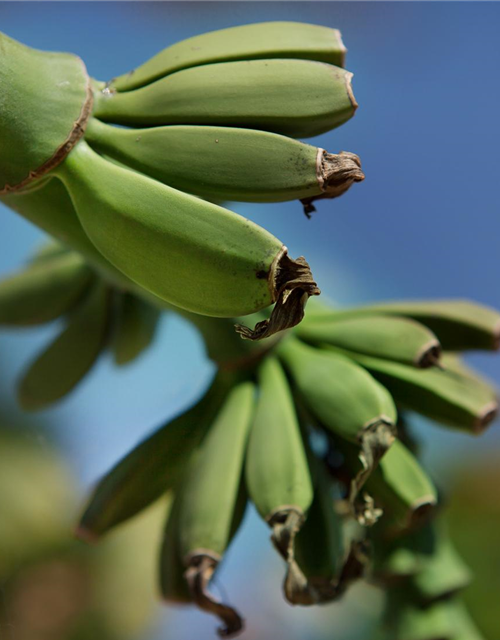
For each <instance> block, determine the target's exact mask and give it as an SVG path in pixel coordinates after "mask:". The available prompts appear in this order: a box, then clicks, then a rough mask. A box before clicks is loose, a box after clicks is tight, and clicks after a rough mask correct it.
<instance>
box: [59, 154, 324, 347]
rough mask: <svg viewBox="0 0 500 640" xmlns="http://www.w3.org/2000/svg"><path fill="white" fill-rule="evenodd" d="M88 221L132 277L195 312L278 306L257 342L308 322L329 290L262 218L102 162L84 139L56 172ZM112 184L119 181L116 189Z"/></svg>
mask: <svg viewBox="0 0 500 640" xmlns="http://www.w3.org/2000/svg"><path fill="white" fill-rule="evenodd" d="M56 172H57V174H58V175H60V177H61V179H62V180H63V182H64V183H65V184H66V186H67V188H68V190H69V192H70V194H71V197H72V199H73V201H74V204H75V207H76V210H77V213H78V216H79V219H80V221H81V223H82V226H83V228H84V230H85V232H86V233H87V235H88V236H89V238H90V239H91V241H92V242H93V243H94V245H95V246H96V247H97V249H99V251H101V253H102V254H103V255H104V256H105V257H106V258H107V259H108V260H109V261H110V262H111V263H113V264H114V265H115V266H116V267H117V268H118V269H120V270H121V271H122V272H123V273H124V274H125V275H127V276H128V277H129V278H130V279H132V280H133V281H135V282H137V283H138V284H139V285H141V286H142V287H144V288H145V289H147V290H149V291H151V292H152V293H154V294H155V295H157V296H159V297H160V298H162V299H164V300H166V301H168V302H170V303H172V304H174V305H176V306H178V307H181V308H183V309H187V310H189V311H193V312H194V313H201V314H204V315H212V316H218V317H231V316H238V315H247V314H249V313H252V312H254V311H257V310H259V309H262V308H264V307H267V306H268V305H270V304H272V303H273V302H275V301H276V302H277V304H276V305H275V308H274V309H273V313H272V314H271V317H270V319H269V320H268V321H264V322H263V323H260V324H259V325H258V326H257V327H256V329H255V331H250V330H246V331H245V330H244V329H243V330H242V335H244V337H247V338H249V339H260V338H263V337H267V336H268V335H271V334H272V333H275V332H276V331H279V330H281V329H284V328H286V327H289V326H294V324H297V323H298V322H300V320H301V319H302V316H303V308H304V304H305V302H306V300H307V298H308V296H309V295H315V294H318V293H319V289H318V288H317V286H316V283H315V282H313V280H312V277H311V273H310V270H309V266H308V265H307V263H306V262H305V260H304V259H303V258H299V259H298V260H297V261H292V260H291V259H290V258H288V255H287V251H286V247H284V246H283V245H282V243H281V242H280V241H279V240H278V239H277V238H275V237H274V236H272V235H271V234H270V233H268V232H267V231H265V230H264V229H262V228H261V227H259V226H257V225H256V224H254V223H253V222H250V221H249V220H246V219H245V218H242V217H241V216H239V215H237V214H234V213H232V212H231V211H228V210H226V209H223V208H222V207H218V206H217V205H214V204H211V203H208V202H205V201H203V200H201V199H199V198H196V197H194V196H190V195H187V194H185V193H182V192H180V191H176V190H175V189H171V188H170V187H167V186H165V185H162V184H160V183H158V182H156V181H155V180H152V179H151V178H147V177H146V176H143V175H140V174H138V173H135V172H133V171H130V170H127V169H123V168H122V167H119V166H116V165H115V164H113V163H111V162H108V161H106V160H104V159H102V158H101V157H100V156H99V155H98V154H96V153H95V152H94V151H92V150H91V149H90V147H89V146H88V145H87V144H86V143H85V142H80V143H79V144H78V145H77V146H76V147H75V149H73V151H72V152H71V154H70V155H69V156H68V157H67V158H66V160H65V162H64V163H63V164H62V165H61V166H60V167H58V168H57V169H56ZM110 184H111V185H113V186H112V188H110Z"/></svg>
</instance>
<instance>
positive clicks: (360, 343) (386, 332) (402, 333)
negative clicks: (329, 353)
mask: <svg viewBox="0 0 500 640" xmlns="http://www.w3.org/2000/svg"><path fill="white" fill-rule="evenodd" d="M296 334H297V335H298V336H299V337H300V338H301V339H302V340H305V341H306V342H311V343H314V344H318V343H326V344H331V345H333V346H335V347H341V348H342V349H344V350H345V351H349V352H351V351H353V352H356V353H362V354H366V355H368V356H375V357H378V358H384V359H387V360H394V361H395V362H401V363H403V364H408V365H411V366H416V367H421V368H424V367H429V366H431V365H434V364H436V363H437V362H438V361H439V356H440V352H441V347H440V344H439V342H438V339H437V338H436V336H435V335H434V334H433V333H432V332H431V331H430V330H429V329H427V328H426V327H425V326H423V325H421V324H420V323H418V322H415V321H414V320H408V319H406V318H397V317H384V316H377V315H366V316H361V317H352V318H347V319H342V317H341V318H340V319H338V320H336V319H335V318H334V317H333V318H332V317H327V318H326V319H325V320H321V319H315V320H314V321H312V322H307V321H305V322H304V323H302V325H301V326H299V327H298V328H297V331H296Z"/></svg>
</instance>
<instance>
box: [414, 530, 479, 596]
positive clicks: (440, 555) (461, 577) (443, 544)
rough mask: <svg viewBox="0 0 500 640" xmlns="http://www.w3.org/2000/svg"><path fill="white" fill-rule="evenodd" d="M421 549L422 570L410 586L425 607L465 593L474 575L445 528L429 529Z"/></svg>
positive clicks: (425, 532) (425, 533)
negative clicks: (463, 590) (456, 594)
mask: <svg viewBox="0 0 500 640" xmlns="http://www.w3.org/2000/svg"><path fill="white" fill-rule="evenodd" d="M426 529H427V531H424V532H423V535H424V536H426V539H424V541H423V543H421V546H420V547H419V551H420V555H421V560H422V562H421V567H420V570H419V571H418V572H417V574H416V575H415V576H413V578H412V580H411V582H412V585H413V587H414V588H415V590H416V592H417V593H418V596H419V599H420V600H421V602H422V603H423V604H429V603H431V602H434V601H435V600H441V599H444V598H448V597H449V596H450V595H452V594H455V593H456V592H457V591H461V590H462V589H465V588H466V587H467V586H468V585H469V584H470V582H471V579H472V574H471V571H470V569H469V568H468V567H467V565H466V564H465V562H464V561H463V560H462V558H461V557H460V556H459V554H458V553H457V551H456V549H455V547H454V546H453V544H452V542H451V540H450V538H449V536H448V534H447V532H446V531H445V530H444V529H443V526H439V527H438V526H428V527H426Z"/></svg>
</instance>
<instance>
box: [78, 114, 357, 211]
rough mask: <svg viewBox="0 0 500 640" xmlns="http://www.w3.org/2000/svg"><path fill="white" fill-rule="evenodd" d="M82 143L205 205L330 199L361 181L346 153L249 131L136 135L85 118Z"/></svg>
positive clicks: (179, 129) (172, 129)
mask: <svg viewBox="0 0 500 640" xmlns="http://www.w3.org/2000/svg"><path fill="white" fill-rule="evenodd" d="M86 140H87V142H89V144H90V145H91V146H92V147H93V148H95V149H97V150H98V151H99V152H101V153H104V154H106V155H107V156H109V157H112V158H115V159H117V160H119V161H120V162H122V163H124V164H125V165H128V166H130V167H132V168H134V169H136V170H137V171H140V172H142V173H144V174H146V175H148V176H151V177H152V178H155V179H156V180H159V181H160V182H163V183H164V184H167V185H169V186H170V187H174V188H175V189H179V190H180V191H185V192H187V193H193V194H196V195H199V196H202V197H204V198H208V199H212V200H237V201H244V202H283V201H286V200H295V199H307V200H311V199H319V198H334V197H337V196H339V195H341V194H343V193H344V192H345V191H347V189H349V187H350V186H351V185H352V184H353V182H360V181H361V180H363V178H364V175H363V173H362V171H361V168H360V167H361V165H360V161H359V158H358V156H356V155H355V154H353V153H346V152H344V151H342V152H340V154H338V155H334V154H330V153H327V152H326V151H325V150H324V149H318V148H317V147H313V146H311V145H309V144H304V143H303V142H298V141H297V140H292V139H291V138H287V137H285V136H281V135H277V134H275V133H269V132H266V131H256V130H253V129H240V128H237V127H234V128H233V127H210V126H189V125H188V126H185V125H178V126H176V125H172V126H168V127H154V128H150V129H141V130H140V131H137V130H136V129H124V128H118V127H112V126H109V125H106V124H104V123H102V122H100V121H99V120H97V119H96V118H92V119H91V120H90V121H89V124H88V126H87V131H86Z"/></svg>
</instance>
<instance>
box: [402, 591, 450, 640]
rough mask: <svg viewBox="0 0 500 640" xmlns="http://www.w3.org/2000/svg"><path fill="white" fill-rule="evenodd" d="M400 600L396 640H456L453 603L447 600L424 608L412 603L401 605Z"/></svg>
mask: <svg viewBox="0 0 500 640" xmlns="http://www.w3.org/2000/svg"><path fill="white" fill-rule="evenodd" d="M400 598H401V596H399V597H398V599H397V602H398V604H397V605H396V606H397V613H396V614H395V621H394V622H395V624H394V631H395V633H394V635H393V636H392V637H393V638H394V640H455V637H456V636H455V624H454V621H453V616H452V611H453V605H452V603H451V602H448V601H446V600H445V601H442V602H437V603H435V604H433V605H431V606H430V607H425V608H422V607H419V606H418V605H415V604H413V603H412V602H411V601H408V602H402V603H400V602H399V600H400ZM390 637H391V636H390Z"/></svg>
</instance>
